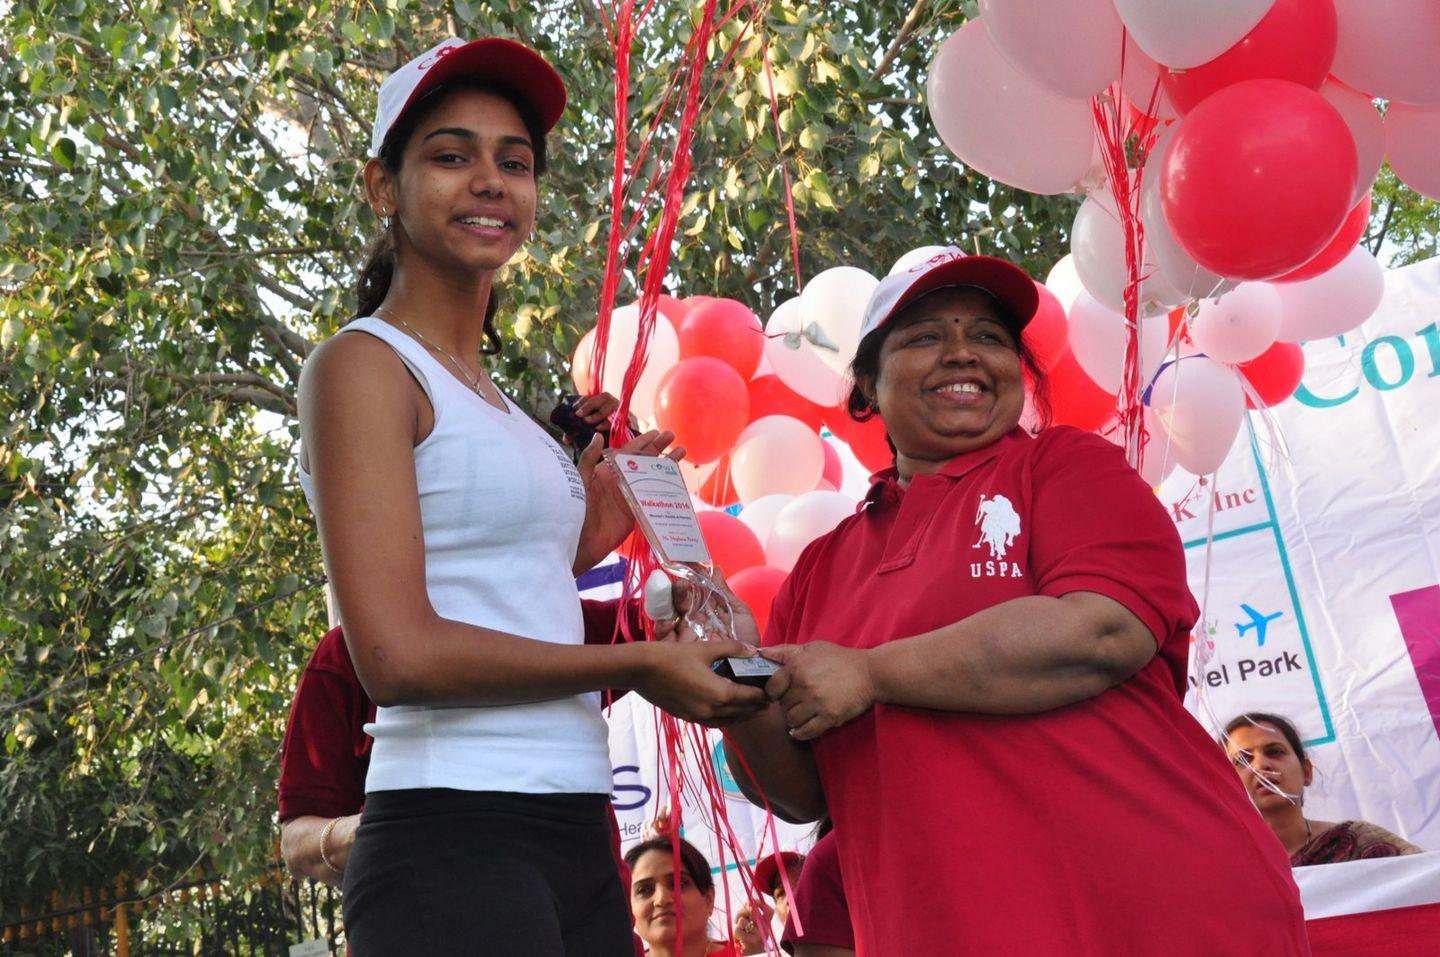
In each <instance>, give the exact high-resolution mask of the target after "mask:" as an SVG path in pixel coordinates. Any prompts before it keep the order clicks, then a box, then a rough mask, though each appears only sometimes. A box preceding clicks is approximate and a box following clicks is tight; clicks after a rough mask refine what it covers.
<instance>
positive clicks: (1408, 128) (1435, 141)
mask: <svg viewBox="0 0 1440 957" xmlns="http://www.w3.org/2000/svg"><path fill="white" fill-rule="evenodd" d="M1436 69H1437V70H1440V65H1437V66H1436ZM1385 147H1386V152H1387V153H1388V154H1389V156H1390V168H1391V169H1393V170H1395V175H1396V176H1398V177H1400V181H1401V182H1402V183H1404V184H1405V185H1406V186H1409V187H1410V188H1411V189H1413V190H1414V191H1415V192H1417V193H1420V194H1422V195H1424V196H1428V197H1430V198H1431V199H1440V107H1436V108H1433V109H1424V108H1422V107H1418V106H1407V105H1405V104H1404V103H1391V104H1390V109H1389V110H1388V111H1387V112H1386V113H1385Z"/></svg>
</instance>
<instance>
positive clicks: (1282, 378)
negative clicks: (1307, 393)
mask: <svg viewBox="0 0 1440 957" xmlns="http://www.w3.org/2000/svg"><path fill="white" fill-rule="evenodd" d="M1235 368H1237V369H1239V370H1240V374H1241V375H1243V376H1244V377H1245V378H1246V379H1248V380H1249V382H1250V385H1251V386H1252V387H1253V388H1254V389H1255V392H1256V394H1257V395H1259V396H1260V400H1261V401H1262V402H1264V403H1265V404H1266V405H1267V406H1271V405H1279V404H1280V403H1281V402H1284V401H1285V400H1286V399H1288V398H1290V396H1292V395H1294V394H1295V390H1296V389H1298V388H1300V380H1301V379H1302V378H1303V377H1304V375H1305V351H1304V350H1303V349H1301V348H1300V345H1299V343H1295V342H1277V343H1275V344H1274V345H1272V346H1271V347H1270V348H1268V349H1266V350H1265V351H1264V352H1262V353H1260V354H1259V355H1258V356H1256V357H1255V358H1253V359H1251V360H1250V361H1249V362H1242V363H1240V364H1239V365H1238V366H1236V367H1235ZM1245 404H1246V405H1247V406H1249V407H1250V408H1252V409H1253V408H1255V402H1254V400H1252V399H1251V398H1250V397H1249V396H1248V395H1247V396H1246V397H1245Z"/></svg>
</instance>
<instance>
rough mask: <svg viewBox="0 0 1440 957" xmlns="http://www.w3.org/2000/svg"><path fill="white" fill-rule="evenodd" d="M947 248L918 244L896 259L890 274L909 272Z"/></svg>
mask: <svg viewBox="0 0 1440 957" xmlns="http://www.w3.org/2000/svg"><path fill="white" fill-rule="evenodd" d="M946 248H947V247H945V246H917V247H916V248H914V249H912V250H910V251H909V252H908V253H906V254H905V255H903V256H901V257H900V258H899V259H897V260H895V265H893V266H891V267H890V272H889V275H891V276H894V275H895V274H897V273H902V272H909V271H910V270H912V269H914V268H915V267H916V266H919V265H920V264H921V263H924V262H927V261H929V260H930V259H931V258H933V257H935V256H938V255H940V254H941V253H943V252H944V251H945V250H946Z"/></svg>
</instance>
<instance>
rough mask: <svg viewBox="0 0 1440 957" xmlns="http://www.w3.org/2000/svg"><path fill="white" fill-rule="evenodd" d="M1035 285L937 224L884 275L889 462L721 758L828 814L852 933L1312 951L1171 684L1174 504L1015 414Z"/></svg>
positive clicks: (1067, 434) (1058, 945)
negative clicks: (759, 702) (924, 250)
mask: <svg viewBox="0 0 1440 957" xmlns="http://www.w3.org/2000/svg"><path fill="white" fill-rule="evenodd" d="M1037 306H1038V293H1037V291H1036V289H1035V284H1034V282H1033V281H1032V280H1031V279H1030V277H1029V276H1027V275H1025V273H1024V272H1023V271H1021V270H1020V269H1019V268H1017V267H1015V266H1014V265H1012V264H1010V263H1008V262H1005V261H1003V260H999V259H994V258H990V257H985V256H966V255H964V254H963V253H962V252H961V251H960V250H958V249H954V248H951V249H949V250H947V251H946V252H944V253H943V254H940V255H937V256H935V257H933V258H932V259H930V260H929V261H928V262H925V263H922V264H920V265H919V266H917V267H915V268H914V269H912V270H910V271H909V272H904V273H900V274H897V275H894V276H889V277H887V278H885V279H883V280H881V282H880V284H879V286H878V287H877V288H876V290H875V292H874V294H873V295H872V297H871V299H870V302H869V303H868V304H867V306H866V311H865V319H864V323H863V326H862V331H861V339H860V343H859V347H858V349H857V351H856V355H855V360H854V363H853V365H852V367H851V368H852V373H853V376H854V381H855V392H854V393H852V396H851V401H850V408H851V410H852V413H853V414H857V415H858V416H865V417H868V416H871V415H878V416H879V417H880V418H881V419H882V420H883V422H884V424H885V428H886V431H887V432H888V433H889V436H890V440H891V442H892V443H893V445H894V447H895V450H896V461H895V467H894V468H893V469H889V470H886V471H883V472H880V473H878V474H877V475H875V476H873V477H872V480H871V481H872V485H871V489H870V494H869V495H868V496H867V497H866V501H865V505H864V508H863V509H862V510H860V511H859V512H857V513H856V514H855V515H854V516H852V517H850V518H847V519H845V520H844V521H842V522H841V523H840V525H839V526H838V527H837V528H836V529H835V530H834V531H833V532H830V533H829V534H827V535H824V536H821V537H820V538H819V539H818V540H816V541H815V542H813V543H812V544H811V545H810V546H808V547H807V548H806V550H805V551H804V553H802V554H801V556H800V559H799V561H798V562H797V563H796V565H795V568H794V570H793V571H792V572H791V573H790V577H789V578H788V579H787V580H786V582H785V584H784V586H783V587H782V588H781V590H780V593H779V594H778V595H777V596H776V598H775V602H774V605H773V606H772V609H771V614H770V622H769V626H768V628H767V630H766V633H765V640H766V645H767V647H766V649H765V650H764V652H763V653H764V654H765V655H766V656H767V657H770V658H772V659H774V660H776V661H778V662H779V663H780V664H781V665H782V666H783V667H782V668H781V669H780V670H779V672H778V673H777V674H775V675H774V676H773V677H772V678H771V679H770V681H769V683H768V684H767V686H766V692H767V693H768V694H769V695H770V697H771V699H772V700H774V701H775V702H776V704H774V705H773V706H772V707H771V708H770V709H769V710H768V711H766V712H765V713H764V714H762V715H760V716H757V717H755V718H752V719H749V720H747V721H742V722H740V723H737V724H736V725H734V726H732V727H731V728H730V729H728V731H727V734H726V747H727V749H729V750H730V751H731V760H730V770H731V773H732V774H733V775H734V776H735V779H736V781H737V782H738V783H739V784H740V786H741V787H742V789H745V790H746V791H747V793H748V794H750V795H751V797H752V800H756V799H758V797H759V792H761V791H763V793H764V795H765V797H767V798H768V799H769V801H770V803H771V805H772V806H773V807H774V808H775V809H776V812H777V813H778V814H782V815H783V816H785V817H786V818H788V819H790V820H815V819H816V818H818V817H820V816H821V815H823V814H825V813H826V812H827V811H828V813H829V814H830V816H831V818H832V819H833V820H834V822H835V839H836V846H837V850H838V852H839V859H840V871H841V874H842V876H843V880H844V891H845V898H846V903H847V905H848V907H849V911H850V916H851V920H852V923H853V926H854V930H855V942H856V949H857V950H858V951H860V952H861V953H864V954H867V955H868V957H900V955H905V957H909V955H912V954H947V955H948V954H1001V953H1007V954H1008V953H1014V954H1059V953H1065V954H1074V955H1081V954H1086V955H1096V957H1102V955H1103V957H1108V955H1111V954H1114V953H1116V952H1117V949H1118V950H1123V951H1124V952H1126V953H1136V954H1159V953H1164V954H1172V955H1196V957H1200V955H1205V957H1209V955H1213V954H1221V953H1265V954H1270V955H1274V957H1279V955H1302V954H1307V953H1308V952H1309V947H1308V944H1307V942H1306V937H1305V928H1304V917H1303V914H1302V912H1301V908H1300V900H1299V893H1298V891H1297V889H1296V887H1295V883H1294V881H1293V879H1292V878H1291V876H1290V869H1289V867H1288V866H1287V864H1286V861H1285V858H1284V855H1283V854H1281V853H1280V848H1279V847H1278V846H1276V844H1275V841H1274V840H1272V838H1271V836H1270V834H1269V832H1268V830H1267V829H1266V828H1265V826H1264V823H1263V822H1262V821H1260V820H1259V818H1258V817H1257V816H1256V815H1255V813H1254V811H1253V809H1252V808H1251V807H1250V806H1249V802H1248V801H1247V800H1246V798H1245V795H1244V793H1243V792H1242V791H1241V789H1240V788H1239V787H1237V786H1236V782H1235V776H1234V774H1233V773H1232V772H1231V771H1230V770H1229V769H1228V768H1227V767H1226V763H1227V762H1226V761H1225V759H1224V756H1223V755H1222V754H1220V753H1219V752H1218V751H1217V750H1216V748H1215V747H1214V745H1213V743H1212V742H1211V740H1210V739H1209V736H1208V735H1207V734H1206V733H1205V731H1204V729H1202V728H1201V727H1200V725H1199V724H1198V723H1197V722H1196V721H1195V720H1194V718H1192V717H1191V716H1190V714H1189V713H1188V712H1186V711H1185V708H1184V706H1183V703H1182V700H1183V697H1184V693H1185V689H1186V677H1185V673H1186V662H1187V657H1188V653H1189V645H1190V641H1189V632H1190V628H1191V626H1192V625H1193V624H1194V623H1195V619H1196V617H1197V614H1198V609H1197V608H1196V605H1195V601H1194V599H1193V598H1192V597H1191V595H1190V591H1189V587H1188V584H1187V581H1186V575H1185V556H1184V551H1183V549H1182V547H1181V543H1180V539H1179V536H1178V535H1177V534H1176V531H1175V526H1174V524H1173V523H1172V522H1171V521H1170V518H1169V516H1168V515H1167V514H1166V511H1165V508H1164V507H1163V506H1162V505H1161V504H1160V503H1159V501H1157V500H1156V498H1155V496H1154V494H1153V493H1152V492H1151V490H1150V488H1149V487H1148V486H1147V485H1146V484H1145V482H1144V480H1143V479H1141V478H1140V476H1139V475H1138V474H1137V473H1136V472H1135V470H1134V469H1132V468H1131V467H1130V466H1129V465H1128V464H1127V463H1126V461H1125V456H1124V453H1123V452H1122V451H1121V450H1120V449H1119V448H1117V447H1116V446H1115V445H1113V444H1111V443H1110V442H1107V441H1106V440H1104V439H1103V438H1100V437H1098V436H1095V435H1090V434H1087V433H1083V432H1080V431H1078V430H1076V429H1072V428H1067V427H1063V426H1060V427H1054V428H1049V429H1044V430H1043V431H1041V432H1040V433H1039V434H1038V435H1035V436H1032V435H1030V434H1029V433H1028V432H1027V431H1026V430H1025V429H1023V428H1021V427H1020V420H1021V415H1022V412H1023V409H1024V406H1025V391H1026V390H1025V378H1026V374H1027V372H1028V373H1029V376H1030V377H1031V378H1032V379H1033V378H1035V377H1036V375H1037V372H1038V370H1035V369H1034V367H1033V363H1031V362H1027V357H1028V355H1029V352H1028V349H1027V347H1026V343H1025V339H1024V331H1025V326H1026V324H1027V323H1028V322H1029V321H1030V319H1031V318H1032V317H1033V316H1034V314H1035V311H1036V308H1037ZM1037 382H1038V383H1039V384H1040V385H1041V386H1042V387H1043V375H1042V376H1040V377H1039V379H1038V380H1037ZM735 630H736V634H737V635H739V636H740V637H741V638H746V637H751V638H753V637H754V636H755V635H756V630H755V624H754V622H753V619H751V618H750V617H749V616H747V615H746V614H745V613H744V609H743V606H739V605H738V603H737V615H736V621H735ZM735 751H739V752H740V753H741V754H743V757H744V759H745V760H744V761H743V762H742V761H741V760H739V759H738V758H739V756H738V755H735V754H734V753H733V752H735ZM747 769H748V770H747ZM750 772H753V773H754V778H753V779H752V778H751V776H750Z"/></svg>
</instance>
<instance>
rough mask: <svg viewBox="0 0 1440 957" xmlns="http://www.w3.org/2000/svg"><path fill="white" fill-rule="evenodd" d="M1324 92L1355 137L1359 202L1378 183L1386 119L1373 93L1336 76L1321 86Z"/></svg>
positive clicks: (1383, 154)
mask: <svg viewBox="0 0 1440 957" xmlns="http://www.w3.org/2000/svg"><path fill="white" fill-rule="evenodd" d="M1320 95H1321V96H1323V97H1324V98H1325V102H1327V103H1329V104H1330V105H1331V106H1333V107H1335V109H1336V110H1337V111H1338V112H1339V113H1340V118H1341V119H1342V120H1344V121H1345V125H1346V126H1348V127H1350V135H1351V136H1353V137H1354V138H1355V159H1356V163H1357V172H1356V174H1355V202H1357V203H1358V202H1360V200H1361V198H1363V197H1364V196H1365V195H1366V194H1367V193H1369V192H1370V187H1371V186H1373V185H1375V177H1376V176H1378V175H1379V174H1380V164H1382V163H1384V162H1385V120H1384V119H1383V118H1382V117H1381V116H1380V111H1379V110H1377V109H1375V102H1374V101H1373V100H1371V99H1370V97H1368V96H1366V95H1365V94H1364V93H1361V92H1360V91H1359V90H1356V89H1353V88H1351V87H1348V86H1346V85H1345V84H1344V83H1341V82H1340V81H1339V80H1337V79H1335V78H1334V77H1333V76H1332V77H1330V78H1328V79H1327V80H1326V81H1325V85H1324V86H1322V87H1320Z"/></svg>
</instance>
